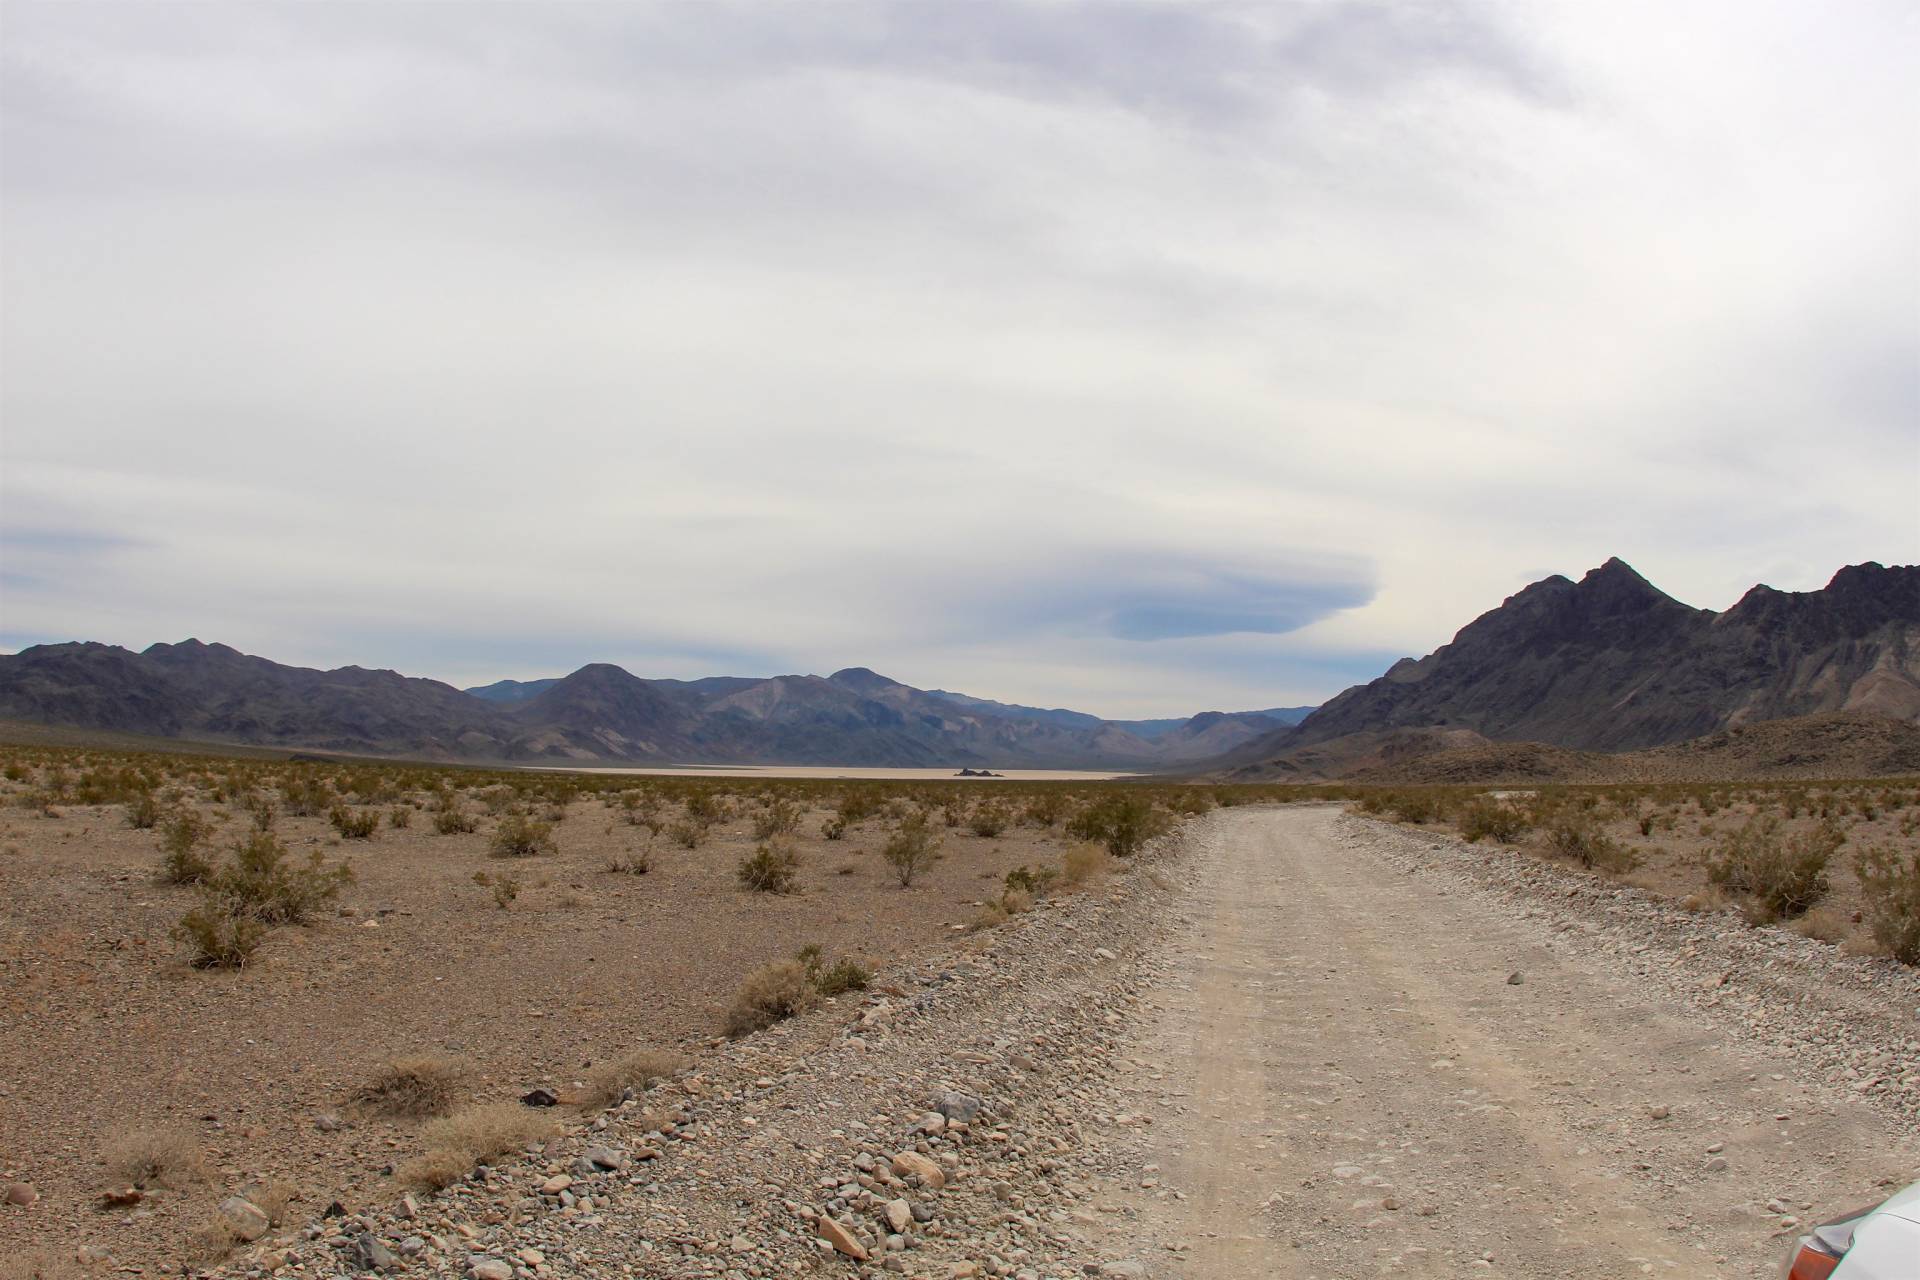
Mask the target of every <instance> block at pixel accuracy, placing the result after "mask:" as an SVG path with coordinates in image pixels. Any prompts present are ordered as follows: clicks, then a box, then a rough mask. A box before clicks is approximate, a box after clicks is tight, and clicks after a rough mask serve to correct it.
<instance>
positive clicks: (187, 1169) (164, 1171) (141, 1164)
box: [102, 1129, 208, 1191]
mask: <svg viewBox="0 0 1920 1280" xmlns="http://www.w3.org/2000/svg"><path fill="white" fill-rule="evenodd" d="M102 1158H103V1159H104V1160H105V1162H106V1166H107V1180H108V1181H109V1182H111V1183H112V1184H113V1185H114V1186H116V1187H139V1188H141V1189H142V1190H144V1189H146V1188H149V1187H165V1188H167V1189H168V1190H170V1191H181V1190H184V1189H186V1188H188V1187H192V1186H196V1185H198V1184H200V1183H202V1182H205V1181H206V1180H207V1177H208V1173H207V1157H206V1153H205V1152H203V1151H201V1149H200V1142H199V1140H198V1139H197V1138H195V1137H194V1136H193V1135H192V1134H191V1133H189V1132H187V1131H186V1130H184V1129H139V1130H136V1131H134V1132H133V1133H129V1134H125V1135H123V1136H121V1137H119V1138H117V1139H115V1140H114V1141H113V1142H111V1143H109V1144H108V1145H107V1149H106V1152H105V1154H104V1156H103V1157H102Z"/></svg>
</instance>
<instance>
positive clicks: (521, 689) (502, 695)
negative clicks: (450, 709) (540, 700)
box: [461, 676, 560, 702]
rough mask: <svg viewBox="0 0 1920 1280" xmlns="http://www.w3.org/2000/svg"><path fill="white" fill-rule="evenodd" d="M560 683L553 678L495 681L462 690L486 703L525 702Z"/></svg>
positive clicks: (557, 679) (556, 678)
mask: <svg viewBox="0 0 1920 1280" xmlns="http://www.w3.org/2000/svg"><path fill="white" fill-rule="evenodd" d="M559 683H560V678H559V677H558V676H555V677H554V678H553V679H551V680H495V681H494V682H493V683H492V684H483V685H479V686H477V687H475V688H472V689H463V690H461V692H462V693H470V694H472V695H473V696H474V697H476V698H480V699H482V700H484V701H486V702H525V701H526V700H527V699H528V698H533V697H538V696H539V695H540V694H543V693H545V692H546V691H547V690H549V689H551V688H553V686H555V685H557V684H559Z"/></svg>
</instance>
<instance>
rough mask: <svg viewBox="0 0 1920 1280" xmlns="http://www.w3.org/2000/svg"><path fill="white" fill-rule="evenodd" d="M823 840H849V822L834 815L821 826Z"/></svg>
mask: <svg viewBox="0 0 1920 1280" xmlns="http://www.w3.org/2000/svg"><path fill="white" fill-rule="evenodd" d="M820 838H821V839H822V840H844V839H846V838H847V820H846V819H845V818H843V817H841V816H840V815H839V814H837V813H836V814H835V815H833V817H831V818H828V819H827V820H826V821H825V822H823V823H821V824H820Z"/></svg>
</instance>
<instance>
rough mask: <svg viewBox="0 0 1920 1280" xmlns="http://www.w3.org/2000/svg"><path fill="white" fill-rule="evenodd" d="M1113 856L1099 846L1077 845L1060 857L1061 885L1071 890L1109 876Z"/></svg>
mask: <svg viewBox="0 0 1920 1280" xmlns="http://www.w3.org/2000/svg"><path fill="white" fill-rule="evenodd" d="M1112 866H1113V855H1112V854H1110V853H1108V852H1107V851H1106V850H1105V849H1103V848H1101V847H1100V846H1099V845H1097V844H1077V845H1075V846H1073V847H1072V848H1071V849H1068V850H1067V851H1066V853H1064V854H1062V855H1061V857H1060V883H1062V884H1064V885H1066V886H1068V887H1069V888H1072V887H1075V886H1078V885H1083V884H1087V883H1089V882H1090V881H1093V880H1097V879H1099V878H1100V877H1101V876H1104V875H1106V874H1107V872H1108V871H1109V870H1111V869H1112Z"/></svg>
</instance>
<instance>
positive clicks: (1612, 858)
mask: <svg viewBox="0 0 1920 1280" xmlns="http://www.w3.org/2000/svg"><path fill="white" fill-rule="evenodd" d="M1547 848H1548V849H1549V850H1551V851H1552V852H1553V853H1554V854H1556V855H1558V856H1559V857H1562V858H1567V859H1570V860H1571V861H1573V862H1577V863H1579V864H1580V865H1581V866H1583V867H1585V868H1587V869H1588V870H1590V871H1592V870H1599V871H1610V872H1613V873H1614V874H1616V875H1624V874H1626V873H1627V872H1629V871H1631V870H1633V869H1634V868H1635V867H1637V866H1639V865H1640V859H1639V856H1638V855H1636V854H1635V853H1634V852H1633V851H1632V850H1631V849H1628V848H1627V847H1626V846H1625V845H1622V844H1621V843H1620V842H1619V841H1617V840H1615V839H1613V838H1612V837H1611V836H1609V835H1607V834H1606V833H1605V832H1604V831H1602V830H1600V824H1599V823H1598V822H1596V821H1594V819H1593V818H1592V816H1591V815H1590V814H1588V813H1586V812H1584V811H1582V810H1579V809H1569V810H1566V811H1565V812H1563V813H1561V814H1560V815H1559V816H1557V817H1555V818H1554V819H1552V820H1551V821H1550V822H1549V823H1548V824H1547Z"/></svg>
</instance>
